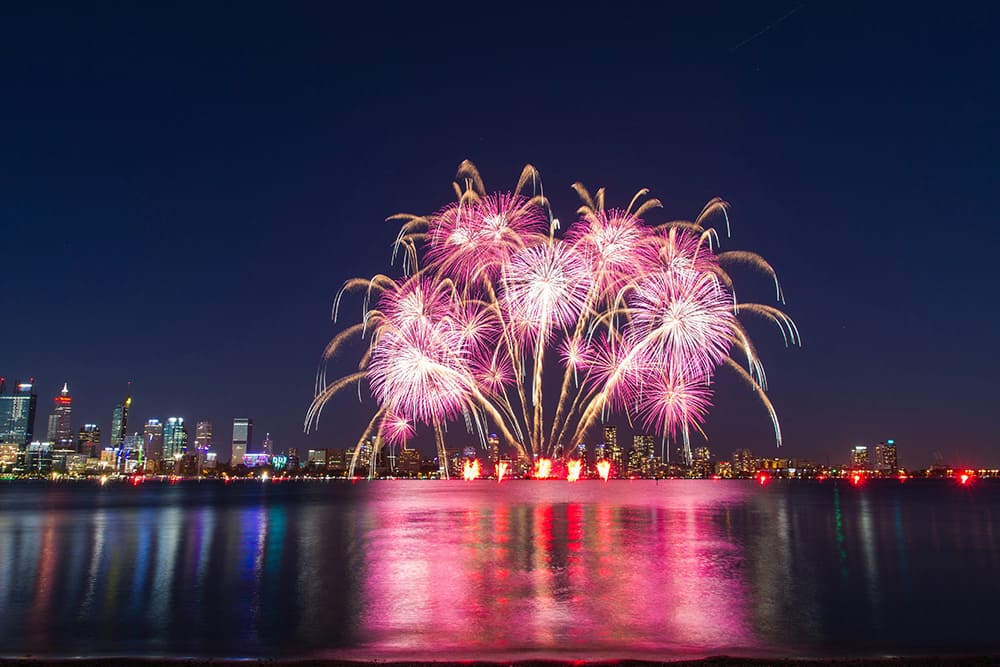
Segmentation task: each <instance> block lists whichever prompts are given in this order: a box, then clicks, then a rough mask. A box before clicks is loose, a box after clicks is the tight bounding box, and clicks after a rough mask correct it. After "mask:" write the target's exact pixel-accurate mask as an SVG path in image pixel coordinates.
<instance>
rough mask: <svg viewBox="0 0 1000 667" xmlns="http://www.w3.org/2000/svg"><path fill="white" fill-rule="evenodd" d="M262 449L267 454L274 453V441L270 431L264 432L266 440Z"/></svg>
mask: <svg viewBox="0 0 1000 667" xmlns="http://www.w3.org/2000/svg"><path fill="white" fill-rule="evenodd" d="M261 451H263V452H264V453H265V454H274V443H273V442H271V434H270V433H265V434H264V442H263V444H262V445H261Z"/></svg>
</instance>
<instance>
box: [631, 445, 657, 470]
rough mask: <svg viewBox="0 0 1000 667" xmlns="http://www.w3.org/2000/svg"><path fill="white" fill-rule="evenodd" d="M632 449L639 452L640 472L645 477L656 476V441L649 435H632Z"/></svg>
mask: <svg viewBox="0 0 1000 667" xmlns="http://www.w3.org/2000/svg"><path fill="white" fill-rule="evenodd" d="M632 449H633V450H635V451H636V452H638V453H639V468H640V473H641V474H642V476H643V477H645V478H647V479H652V478H653V477H656V472H657V468H658V467H659V465H658V461H657V459H656V441H655V440H654V439H653V436H651V435H633V436H632Z"/></svg>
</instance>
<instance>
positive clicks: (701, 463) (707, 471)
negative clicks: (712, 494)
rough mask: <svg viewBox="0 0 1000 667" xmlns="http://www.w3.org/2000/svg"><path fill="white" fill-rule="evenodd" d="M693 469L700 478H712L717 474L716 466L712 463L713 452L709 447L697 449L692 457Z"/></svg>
mask: <svg viewBox="0 0 1000 667" xmlns="http://www.w3.org/2000/svg"><path fill="white" fill-rule="evenodd" d="M691 468H692V471H693V472H694V474H695V475H696V476H698V477H711V476H712V475H714V474H715V466H714V465H713V463H712V452H711V451H710V450H709V449H708V447H697V448H695V450H694V452H693V455H692V457H691Z"/></svg>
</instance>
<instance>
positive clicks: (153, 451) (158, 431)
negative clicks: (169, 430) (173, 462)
mask: <svg viewBox="0 0 1000 667" xmlns="http://www.w3.org/2000/svg"><path fill="white" fill-rule="evenodd" d="M142 441H143V448H144V449H145V451H146V459H147V460H149V461H162V460H163V424H162V423H160V420H159V419H149V420H147V421H146V426H145V427H144V428H143V429H142Z"/></svg>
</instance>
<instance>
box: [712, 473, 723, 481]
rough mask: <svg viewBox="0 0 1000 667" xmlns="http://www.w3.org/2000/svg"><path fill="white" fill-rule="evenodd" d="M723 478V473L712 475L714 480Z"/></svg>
mask: <svg viewBox="0 0 1000 667" xmlns="http://www.w3.org/2000/svg"><path fill="white" fill-rule="evenodd" d="M719 479H722V475H712V481H713V482H714V481H715V480H719Z"/></svg>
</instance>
